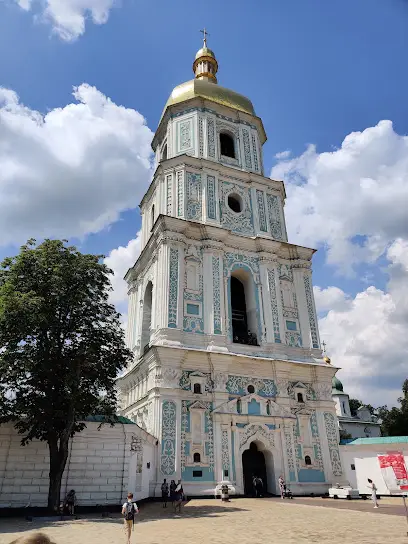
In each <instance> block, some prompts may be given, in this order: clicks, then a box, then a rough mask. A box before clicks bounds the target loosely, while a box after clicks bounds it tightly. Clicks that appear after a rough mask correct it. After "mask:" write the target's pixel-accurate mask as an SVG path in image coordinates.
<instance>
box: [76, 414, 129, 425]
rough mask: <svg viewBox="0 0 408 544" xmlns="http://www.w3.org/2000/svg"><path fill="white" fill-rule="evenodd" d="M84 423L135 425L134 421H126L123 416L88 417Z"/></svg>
mask: <svg viewBox="0 0 408 544" xmlns="http://www.w3.org/2000/svg"><path fill="white" fill-rule="evenodd" d="M85 421H89V422H93V423H124V424H125V425H136V423H135V422H134V421H132V420H131V419H128V418H127V417H123V416H114V417H112V416H103V415H99V414H98V415H95V416H88V417H87V418H86V419H85Z"/></svg>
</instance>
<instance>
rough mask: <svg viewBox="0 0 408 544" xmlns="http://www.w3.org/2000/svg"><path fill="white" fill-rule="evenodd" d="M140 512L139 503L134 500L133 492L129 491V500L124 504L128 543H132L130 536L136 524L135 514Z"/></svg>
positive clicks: (123, 512)
mask: <svg viewBox="0 0 408 544" xmlns="http://www.w3.org/2000/svg"><path fill="white" fill-rule="evenodd" d="M138 513H139V509H138V507H137V504H136V503H135V502H133V493H128V496H127V501H126V502H125V504H124V505H123V506H122V515H123V518H124V523H125V533H126V538H127V544H130V537H131V535H132V530H133V528H134V525H135V514H138Z"/></svg>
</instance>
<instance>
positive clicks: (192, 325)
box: [183, 245, 204, 334]
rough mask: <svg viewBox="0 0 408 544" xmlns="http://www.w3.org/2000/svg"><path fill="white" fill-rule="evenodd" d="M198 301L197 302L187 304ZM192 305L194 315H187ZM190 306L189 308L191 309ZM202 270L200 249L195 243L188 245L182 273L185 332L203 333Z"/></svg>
mask: <svg viewBox="0 0 408 544" xmlns="http://www.w3.org/2000/svg"><path fill="white" fill-rule="evenodd" d="M188 302H191V303H198V304H188ZM191 307H193V308H194V309H195V310H196V314H195V315H188V309H189V308H191ZM193 308H191V309H193ZM202 308H203V271H202V249H201V248H200V247H197V246H195V245H190V246H188V248H187V250H186V257H185V273H184V318H183V330H184V331H185V332H196V333H199V334H203V333H204V317H203V312H202Z"/></svg>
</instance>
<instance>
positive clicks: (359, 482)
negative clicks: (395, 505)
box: [340, 442, 408, 495]
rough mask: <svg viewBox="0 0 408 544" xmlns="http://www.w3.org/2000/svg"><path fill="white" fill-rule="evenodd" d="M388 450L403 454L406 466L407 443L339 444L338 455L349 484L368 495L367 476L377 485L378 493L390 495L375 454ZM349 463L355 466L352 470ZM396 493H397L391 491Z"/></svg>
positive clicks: (407, 459) (407, 464) (407, 460)
mask: <svg viewBox="0 0 408 544" xmlns="http://www.w3.org/2000/svg"><path fill="white" fill-rule="evenodd" d="M390 451H400V452H402V453H403V455H404V459H405V465H406V466H407V467H408V443H400V442H394V443H389V444H356V445H352V444H348V445H344V446H340V455H341V458H342V462H343V467H344V471H345V475H346V479H347V480H348V481H349V483H350V485H351V486H352V487H353V488H355V489H358V491H359V493H360V494H364V495H368V494H370V490H369V488H368V487H367V485H368V481H367V479H368V478H371V480H373V482H374V483H375V485H376V486H377V490H378V494H379V495H391V493H390V491H389V490H388V488H387V486H386V484H385V482H384V478H383V476H382V473H381V469H380V464H379V462H378V458H377V455H384V454H387V452H390ZM351 465H354V466H355V470H352V468H351ZM393 494H395V495H396V494H397V493H393Z"/></svg>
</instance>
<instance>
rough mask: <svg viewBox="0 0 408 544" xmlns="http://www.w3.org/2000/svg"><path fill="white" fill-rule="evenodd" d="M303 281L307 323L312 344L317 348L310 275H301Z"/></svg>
mask: <svg viewBox="0 0 408 544" xmlns="http://www.w3.org/2000/svg"><path fill="white" fill-rule="evenodd" d="M303 281H304V284H305V292H306V304H307V313H308V315H309V325H310V334H311V338H312V346H313V347H314V348H318V347H319V340H318V338H317V323H316V316H315V311H314V305H313V293H312V287H311V282H310V277H309V276H308V275H306V274H305V275H304V276H303Z"/></svg>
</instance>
